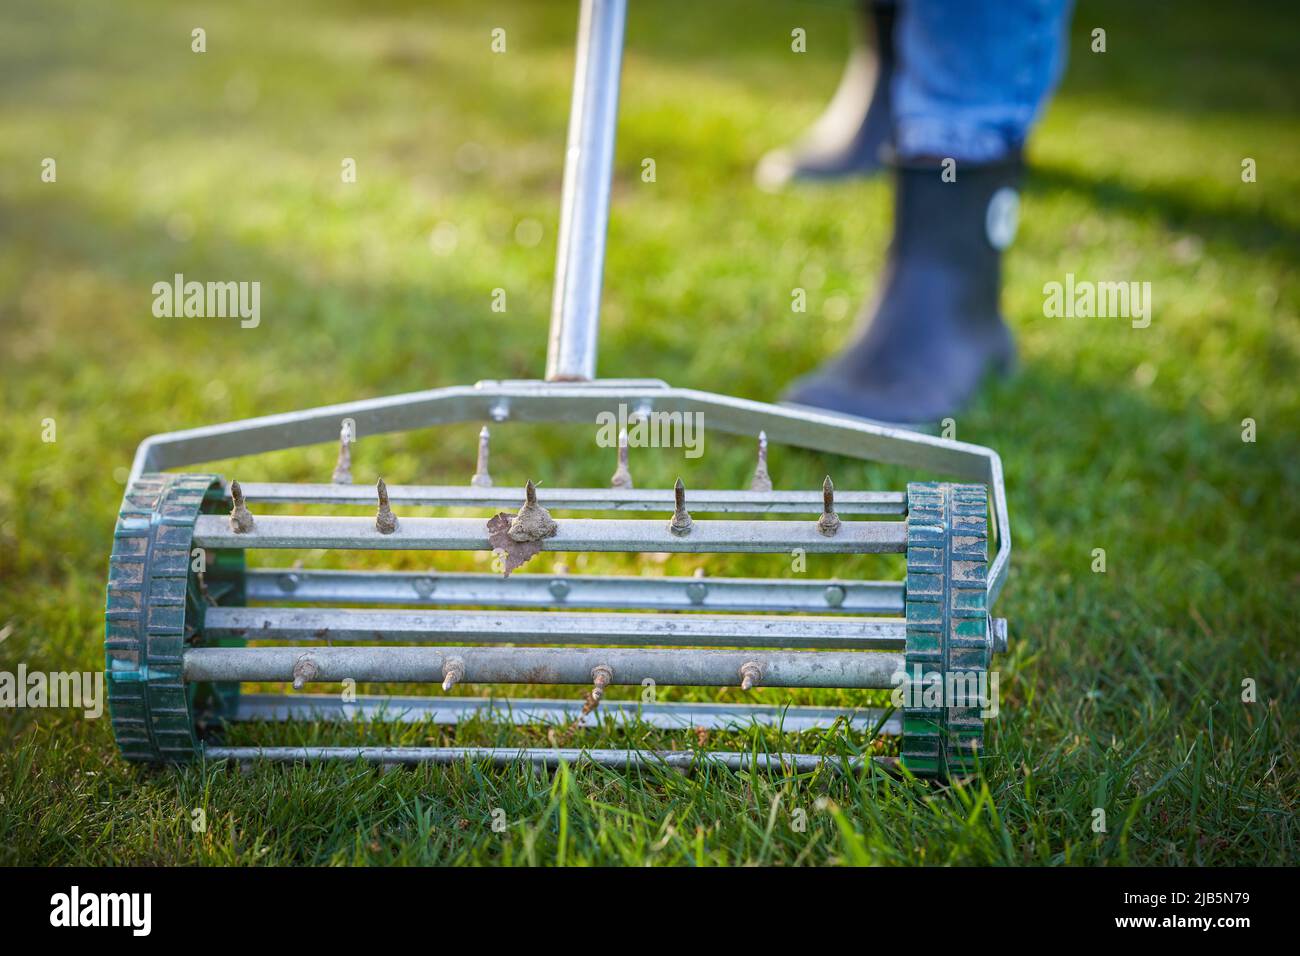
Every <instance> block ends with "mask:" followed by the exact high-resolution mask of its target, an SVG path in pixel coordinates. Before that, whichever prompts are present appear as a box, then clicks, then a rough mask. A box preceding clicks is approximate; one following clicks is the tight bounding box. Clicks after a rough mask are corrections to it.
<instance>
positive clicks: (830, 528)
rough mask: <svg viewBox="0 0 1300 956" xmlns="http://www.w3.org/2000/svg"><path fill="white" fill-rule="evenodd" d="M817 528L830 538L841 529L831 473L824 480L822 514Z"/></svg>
mask: <svg viewBox="0 0 1300 956" xmlns="http://www.w3.org/2000/svg"><path fill="white" fill-rule="evenodd" d="M817 530H818V531H820V532H821V533H822V534H824V535H826V536H827V537H828V538H829V537H831V536H832V535H834V534H835V532H837V531H839V530H840V516H839V515H837V514H836V513H835V486H834V485H833V484H831V476H830V475H827V476H826V480H825V481H823V482H822V515H821V517H820V518H818V519H817Z"/></svg>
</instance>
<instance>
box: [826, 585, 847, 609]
mask: <svg viewBox="0 0 1300 956" xmlns="http://www.w3.org/2000/svg"><path fill="white" fill-rule="evenodd" d="M823 594H824V595H825V597H826V603H827V604H829V605H830V606H831V607H839V606H840V605H842V604H843V603H844V588H842V587H840V586H839V585H838V584H832V585H830V586H829V587H827V588H826V590H825V591H824V592H823Z"/></svg>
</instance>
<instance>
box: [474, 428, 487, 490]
mask: <svg viewBox="0 0 1300 956" xmlns="http://www.w3.org/2000/svg"><path fill="white" fill-rule="evenodd" d="M488 443H489V437H488V428H487V426H486V425H484V426H483V428H482V429H480V431H479V433H478V461H477V462H476V463H475V465H474V477H473V478H471V479H470V480H469V483H470V484H471V485H473V486H474V487H475V488H491V487H492V476H491V475H490V474H488Z"/></svg>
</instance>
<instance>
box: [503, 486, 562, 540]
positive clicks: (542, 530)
mask: <svg viewBox="0 0 1300 956" xmlns="http://www.w3.org/2000/svg"><path fill="white" fill-rule="evenodd" d="M557 530H558V526H557V525H556V523H555V519H553V518H552V517H551V513H550V512H549V511H547V510H546V509H545V508H543V507H542V506H541V505H539V504H538V503H537V486H536V485H535V484H533V481H532V479H531V478H530V479H529V480H528V484H526V485H524V506H523V507H522V508H520V509H519V514H517V515H515V516H514V518H513V519H512V520H511V522H510V527H509V529H508V530H507V532H506V533H507V534H508V535H510V540H512V541H519V542H525V541H541V540H542V539H543V538H550V537H553V536H554V535H555V532H556V531H557Z"/></svg>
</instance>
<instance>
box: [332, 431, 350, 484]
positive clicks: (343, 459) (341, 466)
mask: <svg viewBox="0 0 1300 956" xmlns="http://www.w3.org/2000/svg"><path fill="white" fill-rule="evenodd" d="M330 481H332V482H334V484H336V485H350V484H352V426H351V423H350V421H349V420H347V419H344V421H343V424H342V425H341V426H340V427H339V457H338V461H336V462H335V463H334V474H332V475H331V476H330Z"/></svg>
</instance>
